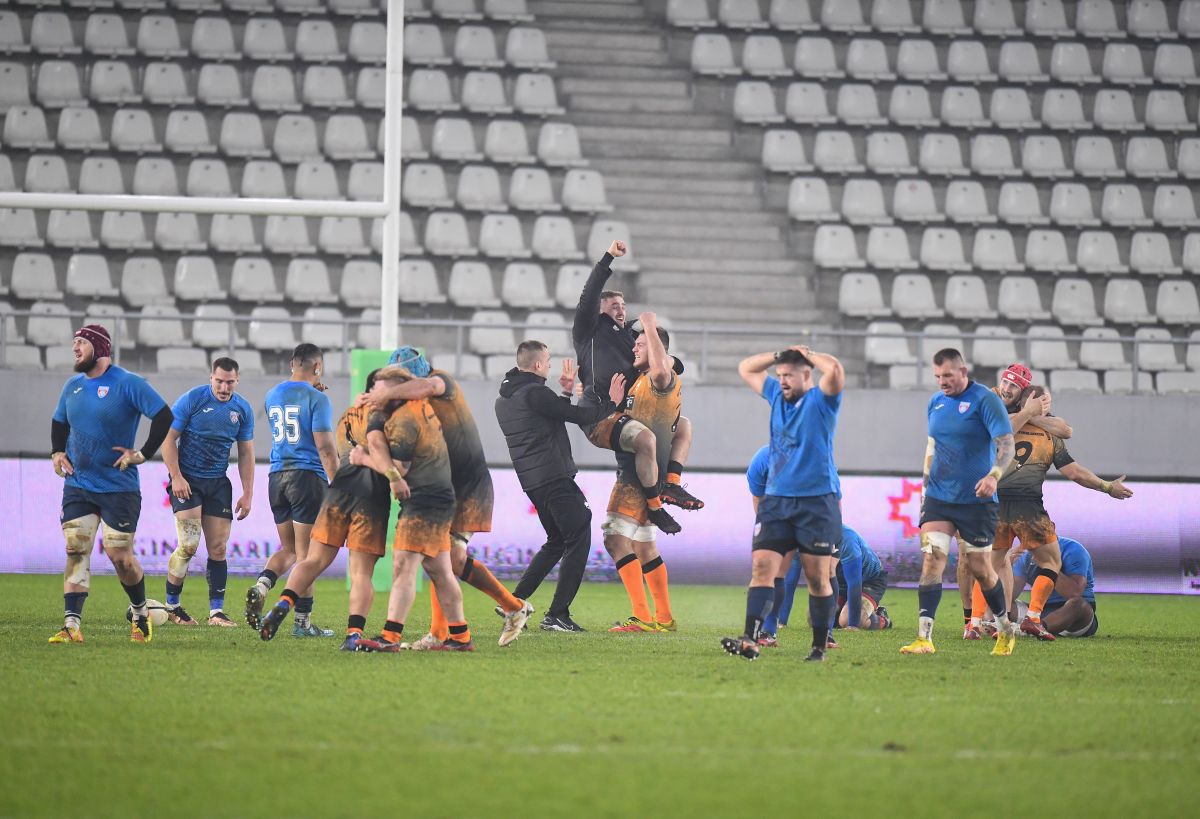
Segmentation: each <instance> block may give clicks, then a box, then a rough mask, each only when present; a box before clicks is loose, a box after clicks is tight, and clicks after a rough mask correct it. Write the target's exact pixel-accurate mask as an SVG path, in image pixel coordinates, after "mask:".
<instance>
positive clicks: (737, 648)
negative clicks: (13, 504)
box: [721, 636, 759, 660]
mask: <svg viewBox="0 0 1200 819" xmlns="http://www.w3.org/2000/svg"><path fill="white" fill-rule="evenodd" d="M721 648H723V649H725V653H726V654H729V655H731V656H733V657H745V658H746V659H747V660H757V659H758V652H759V648H758V644H757V643H755V642H754V641H753V640H751V639H750V638H749V637H746V636H742V637H722V638H721Z"/></svg>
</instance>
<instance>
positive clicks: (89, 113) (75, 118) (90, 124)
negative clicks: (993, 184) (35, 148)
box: [58, 108, 108, 193]
mask: <svg viewBox="0 0 1200 819" xmlns="http://www.w3.org/2000/svg"><path fill="white" fill-rule="evenodd" d="M58 144H59V146H60V147H62V148H65V149H66V150H68V151H86V152H90V151H104V150H108V140H106V139H105V138H104V136H103V135H102V134H101V133H100V118H99V117H98V116H97V115H96V110H95V109H94V108H64V109H62V111H61V112H59V115H58ZM84 162H85V163H86V162H87V159H85V160H84ZM80 192H81V193H86V192H87V191H80Z"/></svg>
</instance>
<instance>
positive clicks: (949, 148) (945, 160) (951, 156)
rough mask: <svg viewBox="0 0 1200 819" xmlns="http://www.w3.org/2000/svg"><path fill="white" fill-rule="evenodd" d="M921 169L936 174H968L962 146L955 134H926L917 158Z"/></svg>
mask: <svg viewBox="0 0 1200 819" xmlns="http://www.w3.org/2000/svg"><path fill="white" fill-rule="evenodd" d="M917 163H918V165H920V167H921V170H923V171H925V172H926V173H930V174H934V175H935V176H966V175H967V173H968V171H967V167H966V166H965V165H964V164H963V158H962V146H961V145H960V144H959V142H958V137H956V136H954V135H953V134H925V135H923V136H922V137H921V149H920V153H919V155H918V158H917Z"/></svg>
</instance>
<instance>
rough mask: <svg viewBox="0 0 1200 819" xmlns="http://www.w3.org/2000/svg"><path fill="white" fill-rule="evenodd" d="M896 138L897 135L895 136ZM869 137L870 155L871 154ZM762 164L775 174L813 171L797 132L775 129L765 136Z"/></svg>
mask: <svg viewBox="0 0 1200 819" xmlns="http://www.w3.org/2000/svg"><path fill="white" fill-rule="evenodd" d="M893 136H895V135H893ZM869 145H870V138H869V137H868V154H869V153H870V147H869ZM762 164H763V167H764V168H766V169H767V170H768V171H772V172H775V173H806V172H808V171H811V170H812V169H813V165H812V163H810V162H809V161H808V156H807V155H806V154H805V152H804V144H803V143H802V142H801V141H800V134H799V133H798V132H797V131H792V130H787V129H779V128H773V129H771V130H769V131H767V132H766V133H764V134H763V146H762Z"/></svg>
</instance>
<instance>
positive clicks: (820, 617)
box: [808, 593, 836, 650]
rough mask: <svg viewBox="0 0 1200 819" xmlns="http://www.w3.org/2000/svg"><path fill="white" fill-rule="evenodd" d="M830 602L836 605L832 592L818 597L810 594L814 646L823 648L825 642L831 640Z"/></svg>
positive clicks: (810, 618)
mask: <svg viewBox="0 0 1200 819" xmlns="http://www.w3.org/2000/svg"><path fill="white" fill-rule="evenodd" d="M830 603H833V604H835V605H836V601H835V600H834V598H833V595H832V594H827V595H825V596H824V597H818V596H816V595H814V594H812V593H809V595H808V619H809V620H811V621H812V633H813V638H812V647H813V648H819V649H822V650H823V649H824V648H825V644H826V643H827V642H829V608H830V605H829V604H830Z"/></svg>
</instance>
